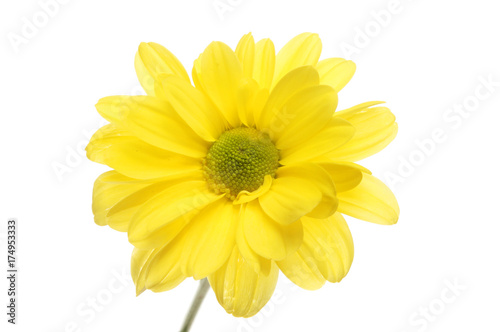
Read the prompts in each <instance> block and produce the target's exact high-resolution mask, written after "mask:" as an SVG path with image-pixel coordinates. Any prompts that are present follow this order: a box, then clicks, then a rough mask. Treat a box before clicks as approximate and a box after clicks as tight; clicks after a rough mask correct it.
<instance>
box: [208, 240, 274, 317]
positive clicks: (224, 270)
mask: <svg viewBox="0 0 500 332" xmlns="http://www.w3.org/2000/svg"><path fill="white" fill-rule="evenodd" d="M271 264H272V265H271V271H270V273H269V274H268V275H267V276H266V275H264V274H262V273H257V272H255V271H254V269H253V268H252V266H251V265H250V264H248V263H247V262H246V261H245V260H244V259H243V257H242V256H241V255H240V253H239V252H238V248H237V247H235V248H234V250H233V253H232V255H231V257H230V258H229V260H228V261H227V262H226V264H225V265H224V266H222V267H221V268H220V269H219V270H218V271H217V272H215V273H214V274H212V275H211V276H209V277H208V281H209V282H210V285H211V286H212V289H213V290H214V292H215V295H216V297H217V300H218V301H219V303H220V305H221V306H222V307H223V308H224V309H225V310H226V311H227V313H230V314H232V315H233V316H236V317H251V316H253V315H255V314H256V313H257V312H259V310H260V309H262V307H264V305H265V304H266V303H267V302H268V301H269V299H270V298H271V296H272V295H273V292H274V289H275V288H276V283H277V281H278V268H277V267H276V264H275V263H271Z"/></svg>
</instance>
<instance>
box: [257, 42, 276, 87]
mask: <svg viewBox="0 0 500 332" xmlns="http://www.w3.org/2000/svg"><path fill="white" fill-rule="evenodd" d="M275 62H276V54H275V50H274V44H273V42H272V41H271V40H270V39H261V40H259V41H258V42H257V44H256V45H255V57H254V65H253V73H252V75H253V78H254V80H255V81H257V83H259V86H260V87H261V88H265V89H268V90H270V89H271V83H272V82H273V77H274V66H275Z"/></svg>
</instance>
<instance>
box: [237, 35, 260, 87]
mask: <svg viewBox="0 0 500 332" xmlns="http://www.w3.org/2000/svg"><path fill="white" fill-rule="evenodd" d="M235 53H236V56H237V57H238V60H240V63H241V66H242V68H243V75H245V76H246V77H250V78H251V77H252V74H253V64H254V57H255V41H254V39H253V36H252V33H247V34H246V35H244V36H243V37H242V38H241V39H240V41H239V43H238V46H236V50H235Z"/></svg>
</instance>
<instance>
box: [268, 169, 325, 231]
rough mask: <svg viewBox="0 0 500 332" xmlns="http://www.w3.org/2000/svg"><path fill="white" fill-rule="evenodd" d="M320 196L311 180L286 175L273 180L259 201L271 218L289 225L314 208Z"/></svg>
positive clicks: (321, 196) (321, 195) (319, 200)
mask: <svg viewBox="0 0 500 332" xmlns="http://www.w3.org/2000/svg"><path fill="white" fill-rule="evenodd" d="M322 198H323V194H322V193H321V191H320V190H319V189H318V188H317V187H316V186H315V184H314V183H313V182H310V181H308V180H306V179H301V178H299V177H292V176H288V177H280V178H278V179H276V180H274V181H273V184H272V186H271V188H270V189H269V191H268V192H267V193H266V194H265V195H263V196H261V197H259V203H260V205H261V207H262V210H264V211H265V212H266V214H267V215H268V216H269V217H271V218H272V219H273V220H275V221H277V222H279V223H280V224H283V225H289V224H291V223H293V222H295V221H297V220H299V219H300V218H301V217H302V216H304V215H306V214H308V213H309V212H311V211H312V210H314V208H315V207H316V206H318V204H319V203H320V202H321V199H322Z"/></svg>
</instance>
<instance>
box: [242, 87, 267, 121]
mask: <svg viewBox="0 0 500 332" xmlns="http://www.w3.org/2000/svg"><path fill="white" fill-rule="evenodd" d="M237 93H238V103H237V106H238V116H239V118H240V121H241V123H243V124H244V125H245V126H247V127H253V126H254V125H255V114H260V112H261V110H262V108H263V107H264V105H265V104H266V102H267V98H268V96H269V92H268V91H267V89H260V88H259V85H258V84H257V82H255V81H254V80H253V79H251V78H244V79H242V80H241V82H240V85H239V86H238V92H237Z"/></svg>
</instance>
